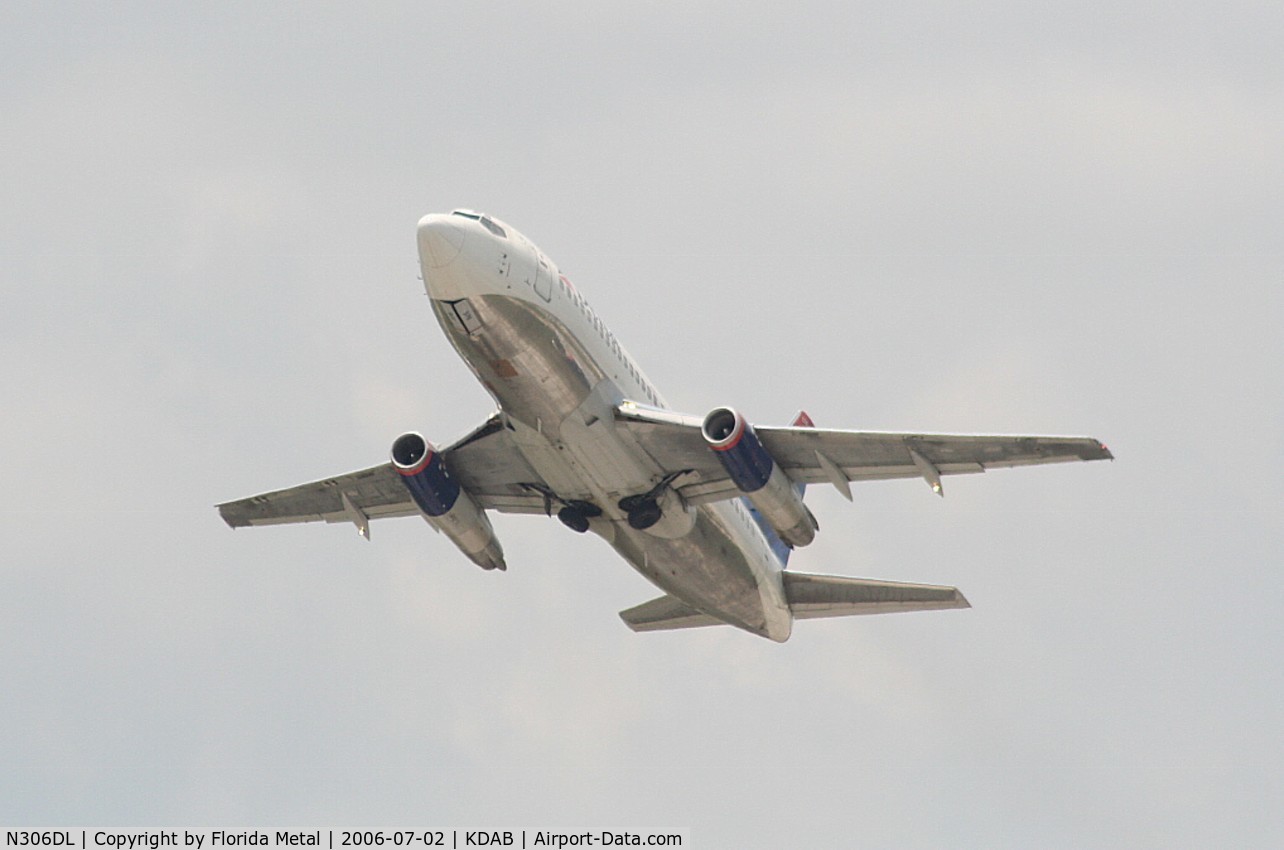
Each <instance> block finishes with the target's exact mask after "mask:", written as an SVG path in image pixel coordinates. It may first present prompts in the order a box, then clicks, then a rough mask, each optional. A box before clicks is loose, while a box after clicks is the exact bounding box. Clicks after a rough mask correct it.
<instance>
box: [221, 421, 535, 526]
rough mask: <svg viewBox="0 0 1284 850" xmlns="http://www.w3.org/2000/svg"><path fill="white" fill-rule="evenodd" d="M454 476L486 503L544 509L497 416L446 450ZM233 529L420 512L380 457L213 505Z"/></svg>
mask: <svg viewBox="0 0 1284 850" xmlns="http://www.w3.org/2000/svg"><path fill="white" fill-rule="evenodd" d="M443 455H444V461H445V464H446V466H447V467H448V468H449V469H450V472H451V474H452V475H453V476H454V477H455V478H457V479H458V480H459V482H460V484H461V485H462V486H463V488H464V489H465V490H467V491H468V493H469V494H471V495H472V496H473V498H475V499H476V500H477V502H478V504H479V505H480V506H481V507H483V508H490V509H492V510H496V511H500V512H505V513H544V512H545V510H546V505H545V501H544V497H543V496H542V495H540V494H539V492H538V490H537V489H532V488H531V485H532V484H535V485H539V484H540V483H541V482H540V478H539V476H538V475H536V474H535V472H534V471H533V470H532V469H531V468H530V465H529V464H527V462H526V459H525V458H524V457H523V456H522V454H521V452H520V451H518V450H517V448H516V446H515V445H513V442H512V439H511V438H510V436H509V432H508V430H507V429H506V428H505V427H504V425H503V423H502V421H501V419H500V417H499V416H498V415H495V416H492V417H491V418H490V419H488V420H487V421H486V422H485V423H483V424H482V425H481V427H479V428H476V429H475V430H473V431H472V432H471V433H469V434H468V435H467V436H465V437H464V438H463V439H460V440H458V441H456V442H455V443H454V444H452V445H451V446H449V447H447V448H446V449H444V450H443ZM218 511H219V514H220V515H222V517H223V520H224V521H225V522H226V523H227V524H228V525H230V526H232V527H233V528H239V527H242V526H248V525H278V524H283V523H298V522H351V523H353V524H355V525H356V526H357V528H358V529H359V530H360V531H361V533H362V534H363V535H365V536H367V537H368V536H369V535H370V529H369V521H370V520H372V519H382V518H385V517H398V516H414V515H416V514H417V513H418V512H419V509H418V508H417V507H416V506H415V503H414V501H413V500H412V499H411V497H410V493H409V491H408V490H407V489H406V487H405V485H404V484H403V483H402V481H401V476H400V475H399V474H398V473H397V471H396V469H394V468H393V466H392V464H390V463H384V464H380V465H379V466H372V467H370V468H369V469H362V470H359V471H357V472H349V473H347V474H345V475H337V476H334V477H333V478H326V479H323V480H321V481H313V482H311V483H308V484H300V485H299V486H297V487H288V488H286V489H284V490H275V491H273V492H271V493H262V494H260V495H258V496H251V497H250V498H248V499H238V500H236V501H233V502H225V503H223V504H221V505H219V506H218Z"/></svg>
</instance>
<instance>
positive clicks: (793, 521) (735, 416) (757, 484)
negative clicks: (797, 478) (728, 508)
mask: <svg viewBox="0 0 1284 850" xmlns="http://www.w3.org/2000/svg"><path fill="white" fill-rule="evenodd" d="M700 433H701V434H703V435H704V439H705V442H707V443H708V444H709V448H711V449H713V453H714V454H715V455H717V457H718V460H720V461H721V462H722V466H723V468H724V469H726V470H727V474H728V475H730V476H731V480H732V481H734V482H735V485H736V486H737V487H739V488H740V490H741V491H742V492H743V493H744V494H745V496H746V497H747V498H748V499H749V501H750V502H752V503H753V506H754V507H755V508H757V509H758V512H759V513H760V514H762V516H763V519H765V520H766V521H767V522H768V523H769V524H770V525H771V527H772V528H773V529H774V530H775V532H776V534H778V535H779V536H780V539H781V540H783V541H785V543H787V544H789V545H790V546H806V545H807V544H808V543H810V542H811V541H812V540H813V539H815V537H816V529H817V525H816V518H815V517H814V516H812V515H811V511H810V510H808V509H807V506H806V505H804V504H803V500H802V496H801V495H800V494H799V493H798V490H797V489H796V488H795V487H794V483H793V482H792V481H791V480H789V476H788V475H786V474H785V472H784V470H782V469H781V468H780V467H779V466H777V465H776V462H775V461H774V460H772V459H771V455H769V454H767V450H766V449H764V448H763V447H762V443H761V442H759V440H758V435H757V434H755V433H754V430H753V426H752V425H750V424H749V423H748V422H747V421H746V420H745V418H744V417H743V416H741V415H740V413H738V412H737V411H735V410H732V409H731V408H729V407H719V408H717V409H715V410H712V411H710V412H709V415H708V416H706V417H705V418H704V424H703V425H702V426H701V428H700Z"/></svg>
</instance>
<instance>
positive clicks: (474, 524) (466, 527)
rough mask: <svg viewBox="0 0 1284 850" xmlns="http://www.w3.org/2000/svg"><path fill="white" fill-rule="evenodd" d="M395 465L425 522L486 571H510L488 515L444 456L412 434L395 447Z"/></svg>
mask: <svg viewBox="0 0 1284 850" xmlns="http://www.w3.org/2000/svg"><path fill="white" fill-rule="evenodd" d="M392 465H393V468H395V469H396V470H397V472H399V473H400V474H401V483H402V484H405V485H406V489H407V490H408V491H409V492H410V498H412V499H414V501H415V504H416V505H418V506H419V510H420V512H421V513H422V514H423V516H424V519H426V520H427V521H428V523H429V524H430V525H431V526H432V527H433V528H435V529H437V530H438V531H440V532H441V533H443V534H445V535H446V536H447V537H449V538H450V540H451V542H452V543H454V544H455V545H456V546H458V547H459V549H460V551H462V552H463V553H464V554H465V555H467V556H468V559H469V560H470V561H472V562H473V563H474V564H476V565H477V566H479V567H481V568H482V569H484V570H494V569H500V570H505V569H508V565H507V564H505V563H504V550H503V548H501V547H500V545H499V541H498V540H497V539H496V538H495V531H494V529H492V528H491V526H490V520H489V519H487V518H486V512H485V511H483V510H482V509H481V508H480V507H478V505H477V502H475V501H474V500H473V497H472V496H470V495H469V494H468V491H467V490H464V489H463V488H462V487H460V486H459V482H458V481H456V480H455V479H454V478H453V477H451V474H450V470H449V469H447V468H446V465H445V464H444V463H443V462H442V456H441V455H440V454H439V453H438V452H436V451H435V450H434V449H433V447H432V444H431V443H429V442H428V441H427V440H425V439H424V438H423V436H422V435H420V434H416V433H415V432H413V431H411V432H410V433H408V434H402V435H401V436H400V437H398V438H397V439H396V441H395V442H394V443H393V444H392Z"/></svg>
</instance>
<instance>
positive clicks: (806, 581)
mask: <svg viewBox="0 0 1284 850" xmlns="http://www.w3.org/2000/svg"><path fill="white" fill-rule="evenodd" d="M784 577H785V598H786V599H788V600H789V608H790V609H791V610H792V611H793V613H794V618H795V619H798V620H808V619H812V618H816V617H849V616H853V615H856V614H892V613H896V612H898V611H939V610H941V609H943V608H971V607H972V606H971V605H969V604H968V601H967V600H966V599H964V598H963V594H961V593H959V591H958V588H956V587H944V586H942V585H936V584H905V583H903V582H898V581H874V580H872V579H864V578H847V577H846V576H818V575H809V574H807V573H791V572H786V573H785V574H784Z"/></svg>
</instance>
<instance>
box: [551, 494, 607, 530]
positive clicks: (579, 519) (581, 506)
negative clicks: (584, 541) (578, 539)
mask: <svg viewBox="0 0 1284 850" xmlns="http://www.w3.org/2000/svg"><path fill="white" fill-rule="evenodd" d="M601 515H602V509H601V508H599V507H598V506H597V505H595V504H593V503H592V502H583V501H579V500H573V501H570V502H567V503H566V506H565V507H564V508H562V509H561V510H560V511H558V512H557V518H558V519H560V520H561V521H562V525H564V526H566V527H567V528H569V529H570V530H571V531H576V532H579V533H580V534H583V533H584V532H586V531H588V529H589V520H590V519H592V518H593V517H599V516H601Z"/></svg>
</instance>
